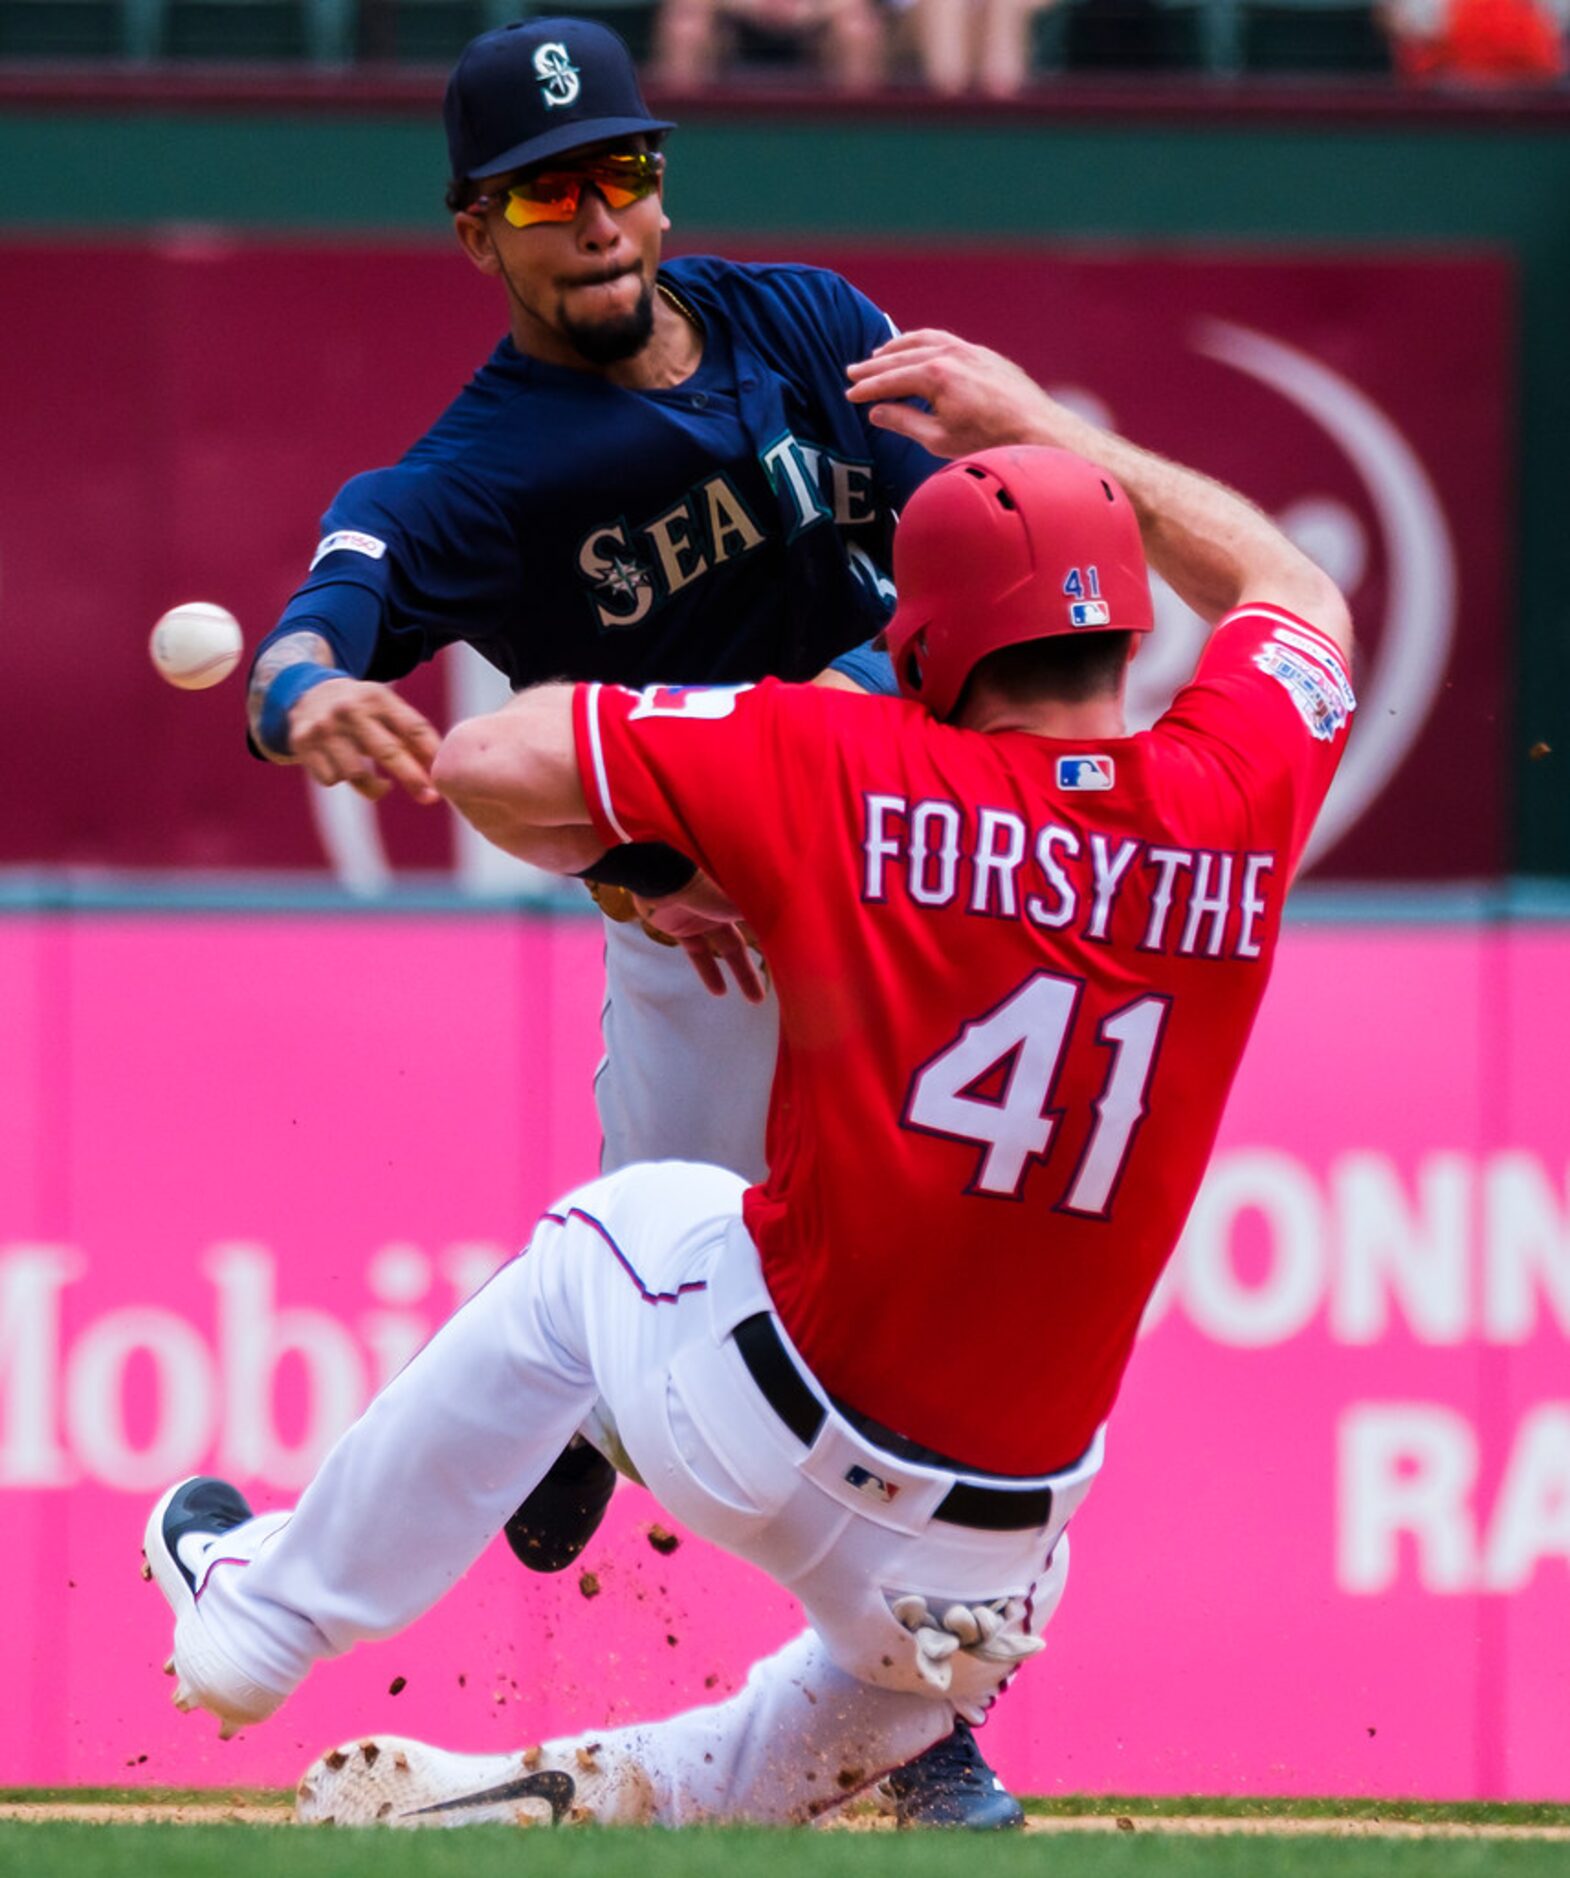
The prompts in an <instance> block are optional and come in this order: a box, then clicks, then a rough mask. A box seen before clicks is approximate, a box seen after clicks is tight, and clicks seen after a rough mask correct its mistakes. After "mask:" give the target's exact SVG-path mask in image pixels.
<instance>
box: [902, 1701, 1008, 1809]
mask: <svg viewBox="0 0 1570 1878" xmlns="http://www.w3.org/2000/svg"><path fill="white" fill-rule="evenodd" d="M878 1793H879V1797H880V1798H882V1799H884V1800H885V1801H887V1802H888V1803H889V1804H890V1805H891V1806H892V1808H893V1812H894V1823H895V1824H896V1825H897V1826H959V1827H962V1828H963V1829H964V1830H966V1831H967V1832H1009V1831H1014V1830H1017V1829H1018V1828H1019V1827H1021V1826H1023V1825H1024V1823H1025V1809H1024V1807H1022V1806H1021V1805H1020V1803H1019V1801H1018V1800H1016V1799H1015V1798H1014V1796H1013V1794H1012V1793H1010V1792H1009V1790H1008V1788H1007V1787H1005V1786H1004V1784H1003V1782H1002V1781H1001V1780H999V1779H998V1777H997V1775H996V1774H995V1773H993V1771H992V1769H991V1768H990V1767H989V1766H988V1765H987V1763H986V1762H985V1761H984V1760H983V1759H982V1757H981V1749H980V1748H978V1747H977V1746H976V1737H975V1735H974V1734H973V1733H972V1731H971V1729H970V1725H969V1724H968V1723H967V1722H962V1721H956V1722H955V1724H954V1732H953V1734H951V1735H945V1736H944V1737H943V1739H942V1740H941V1741H937V1742H934V1743H933V1745H932V1746H931V1747H930V1748H928V1749H927V1751H926V1753H925V1754H918V1755H917V1756H916V1758H915V1760H913V1761H908V1762H906V1764H905V1765H904V1766H903V1767H896V1768H895V1770H894V1772H893V1773H892V1774H889V1775H888V1776H887V1777H886V1778H885V1779H884V1780H883V1781H881V1782H880V1783H879V1787H878Z"/></svg>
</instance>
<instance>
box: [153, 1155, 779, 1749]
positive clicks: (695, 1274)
mask: <svg viewBox="0 0 1570 1878" xmlns="http://www.w3.org/2000/svg"><path fill="white" fill-rule="evenodd" d="M741 1192H742V1182H741V1181H740V1180H739V1179H737V1178H736V1176H734V1175H731V1174H726V1173H723V1172H721V1171H720V1170H719V1169H717V1168H701V1167H689V1166H684V1165H680V1164H672V1165H669V1166H666V1167H662V1168H640V1169H638V1170H636V1171H635V1172H632V1173H627V1174H623V1175H619V1176H615V1177H613V1178H612V1179H610V1180H606V1181H598V1182H595V1183H594V1184H593V1185H592V1186H590V1187H587V1188H582V1189H580V1190H579V1191H578V1192H577V1193H574V1194H571V1195H569V1196H568V1197H567V1200H566V1201H565V1202H563V1205H562V1208H561V1209H560V1210H559V1211H558V1212H556V1213H554V1214H547V1215H546V1216H545V1217H544V1218H543V1219H542V1220H541V1222H540V1225H539V1226H538V1228H537V1229H536V1231H535V1234H534V1238H533V1240H532V1241H531V1243H530V1246H529V1247H528V1249H527V1250H526V1251H525V1252H524V1253H522V1254H520V1256H519V1257H518V1258H516V1259H514V1260H512V1261H511V1262H510V1263H509V1264H507V1265H505V1266H503V1267H502V1269H501V1271H499V1272H498V1273H497V1274H496V1276H495V1277H494V1278H493V1279H492V1280H491V1281H490V1283H489V1284H488V1285H486V1286H485V1287H484V1289H483V1290H482V1291H481V1292H480V1293H479V1294H478V1295H477V1296H476V1297H474V1298H472V1299H470V1300H469V1302H468V1303H467V1304H466V1305H464V1306H463V1308H462V1309H460V1310H459V1311H458V1312H457V1314H456V1315H455V1316H454V1317H453V1318H451V1319H450V1320H449V1321H448V1323H447V1324H446V1325H444V1326H443V1328H442V1329H441V1330H440V1331H439V1332H438V1333H437V1335H436V1336H435V1337H434V1338H432V1340H431V1342H430V1343H429V1344H427V1345H426V1347H425V1348H424V1349H423V1350H422V1351H421V1352H420V1353H419V1355H418V1356H416V1357H415V1358H414V1360H413V1361H412V1362H411V1363H410V1364H409V1365H408V1367H407V1368H406V1369H404V1370H403V1371H402V1372H401V1373H400V1374H399V1375H398V1376H397V1377H395V1378H394V1379H393V1381H392V1382H391V1383H389V1384H388V1386H387V1387H386V1388H385V1389H384V1390H383V1391H382V1392H381V1394H380V1395H378V1396H377V1397H376V1399H375V1400H374V1401H373V1402H372V1403H371V1405H370V1407H369V1408H368V1409H367V1410H366V1412H365V1414H364V1415H363V1416H361V1418H360V1419H359V1421H357V1422H356V1423H355V1424H354V1426H353V1427H352V1428H350V1429H349V1430H348V1431H347V1432H346V1433H345V1435H344V1436H343V1437H342V1439H341V1440H340V1441H339V1442H338V1443H337V1444H336V1446H335V1447H334V1448H333V1449H332V1451H331V1453H329V1455H328V1456H327V1458H326V1460H325V1461H324V1462H323V1463H322V1467H321V1469H320V1471H319V1472H318V1474H317V1476H316V1478H315V1479H314V1480H313V1481H312V1482H311V1484H310V1486H309V1487H308V1488H307V1489H306V1491H305V1493H304V1495H303V1496H302V1498H301V1500H300V1503H299V1505H298V1506H297V1507H296V1508H295V1510H294V1513H293V1515H292V1516H291V1517H288V1518H287V1519H282V1518H280V1516H278V1515H276V1514H271V1515H267V1516H264V1517H263V1518H261V1519H253V1520H246V1521H242V1522H241V1523H238V1524H236V1523H234V1521H233V1520H232V1518H230V1517H229V1516H228V1515H227V1514H225V1513H209V1514H205V1515H204V1514H201V1513H200V1511H199V1509H197V1510H196V1515H195V1517H193V1518H189V1519H185V1518H184V1515H185V1513H186V1510H187V1509H186V1508H185V1506H184V1505H183V1503H182V1506H181V1508H180V1511H181V1515H182V1519H183V1524H182V1525H181V1527H180V1529H179V1530H175V1529H174V1525H173V1523H172V1522H171V1520H170V1518H169V1513H170V1510H171V1509H172V1508H173V1506H174V1499H168V1500H166V1502H164V1503H161V1504H160V1507H159V1508H158V1509H155V1517H154V1518H153V1519H152V1520H151V1521H150V1522H149V1527H148V1534H147V1549H148V1560H149V1564H150V1565H151V1566H152V1570H153V1575H154V1577H156V1579H157V1580H158V1583H159V1586H160V1589H162V1590H163V1591H164V1594H165V1596H166V1597H167V1598H168V1600H169V1602H170V1605H171V1607H172V1608H173V1610H174V1612H175V1616H176V1637H175V1652H174V1656H175V1671H176V1675H177V1678H178V1681H177V1685H176V1694H177V1695H180V1696H181V1697H182V1700H183V1701H184V1703H185V1705H187V1706H192V1705H194V1706H198V1707H203V1708H208V1709H211V1710H212V1712H213V1713H215V1714H217V1715H219V1716H220V1717H221V1718H223V1719H224V1720H225V1721H226V1722H228V1723H231V1724H234V1723H243V1722H245V1721H248V1720H261V1719H263V1718H264V1717H265V1715H266V1714H268V1713H270V1712H271V1711H272V1709H274V1708H276V1707H277V1706H278V1704H279V1703H280V1702H281V1701H282V1700H283V1699H284V1697H286V1696H287V1695H288V1694H289V1693H290V1692H291V1691H292V1690H293V1689H294V1688H295V1687H296V1686H297V1685H298V1684H299V1683H300V1681H301V1680H302V1679H303V1677H304V1676H305V1674H306V1673H307V1671H308V1670H309V1668H310V1666H311V1664H312V1663H313V1662H314V1661H316V1660H317V1659H318V1658H320V1657H324V1656H335V1655H338V1654H340V1653H341V1652H343V1651H344V1650H347V1649H348V1648H349V1647H350V1646H351V1645H352V1644H354V1643H356V1642H358V1641H360V1640H362V1639H366V1638H372V1637H385V1636H391V1635H393V1634H394V1633H395V1632H397V1631H399V1630H401V1629H403V1628H404V1626H405V1625H407V1624H409V1623H411V1622H412V1621H413V1620H414V1619H415V1618H416V1617H418V1616H419V1615H420V1614H421V1613H422V1612H424V1611H425V1610H427V1609H428V1608H429V1607H430V1606H431V1605H432V1604H434V1603H435V1602H436V1600H437V1599H438V1598H440V1597H441V1596H443V1595H444V1594H445V1593H446V1592H447V1591H449V1590H451V1589H452V1587H453V1586H454V1585H455V1584H456V1583H457V1581H458V1580H459V1579H460V1578H461V1577H462V1576H463V1574H464V1573H465V1572H466V1571H467V1570H468V1569H469V1567H470V1565H472V1564H473V1563H474V1561H475V1559H477V1558H478V1557H479V1555H480V1553H481V1552H482V1551H483V1550H484V1549H485V1547H486V1546H487V1545H488V1544H489V1543H490V1541H491V1540H492V1539H493V1538H494V1537H495V1536H496V1535H497V1533H499V1532H500V1531H501V1529H502V1527H503V1525H504V1524H505V1522H506V1520H507V1518H508V1516H509V1515H510V1514H511V1513H512V1512H513V1510H514V1509H515V1508H516V1507H517V1506H518V1505H519V1503H520V1502H521V1501H522V1500H523V1499H525V1498H526V1497H527V1495H528V1494H529V1492H530V1491H531V1490H532V1489H533V1488H534V1486H535V1485H536V1484H537V1483H538V1481H539V1480H540V1478H541V1476H542V1475H543V1474H544V1472H545V1470H546V1468H547V1467H548V1466H549V1464H550V1463H551V1461H552V1460H553V1459H554V1458H555V1457H556V1456H557V1455H559V1454H560V1453H561V1451H562V1450H563V1448H564V1447H565V1446H566V1444H567V1442H568V1441H569V1439H570V1438H571V1436H572V1434H573V1432H574V1431H575V1430H576V1429H577V1428H578V1427H579V1426H580V1425H581V1424H582V1423H583V1422H584V1420H585V1419H586V1417H587V1416H588V1414H589V1411H590V1409H591V1407H592V1405H593V1403H594V1400H595V1397H596V1396H597V1394H598V1393H599V1388H600V1385H599V1383H598V1382H597V1380H596V1378H597V1376H598V1377H600V1378H605V1377H613V1378H615V1379H616V1380H617V1381H618V1382H619V1383H620V1385H621V1393H622V1399H623V1400H624V1401H625V1402H626V1403H627V1404H628V1405H629V1407H630V1408H631V1409H632V1410H633V1417H632V1418H633V1419H637V1418H639V1417H642V1418H645V1419H649V1420H652V1419H654V1418H655V1417H656V1416H657V1415H658V1413H659V1400H660V1389H659V1387H658V1379H660V1378H663V1376H664V1375H665V1373H666V1370H667V1368H668V1366H669V1363H670V1360H671V1358H672V1355H673V1353H674V1351H675V1349H676V1348H677V1347H679V1345H680V1343H681V1341H682V1339H684V1338H692V1337H699V1336H701V1335H703V1334H704V1332H705V1331H706V1328H707V1324H708V1315H707V1310H706V1299H705V1297H704V1295H703V1278H702V1272H703V1269H704V1267H705V1261H706V1259H707V1257H708V1255H709V1252H710V1249H711V1246H712V1242H713V1241H714V1238H715V1236H716V1234H717V1233H722V1232H723V1231H725V1230H729V1229H730V1228H731V1226H732V1225H733V1223H734V1222H735V1221H736V1219H737V1209H738V1205H739V1201H740V1195H741ZM618 1208H619V1209H620V1210H619V1212H618V1211H617V1209H618ZM596 1209H597V1210H596ZM612 1212H615V1213H616V1217H617V1225H616V1228H615V1234H614V1238H615V1243H614V1244H612V1242H611V1239H610V1238H609V1237H608V1236H607V1232H606V1229H605V1227H604V1226H603V1224H602V1223H601V1221H600V1219H599V1216H598V1215H599V1213H612ZM689 1278H690V1279H691V1280H692V1282H691V1283H689V1282H688V1280H689ZM651 1305H653V1306H655V1308H650V1306H651ZM645 1398H646V1399H645ZM229 1491H230V1493H231V1494H232V1489H230V1490H229ZM176 1497H178V1496H176ZM231 1510H232V1509H231ZM182 1565H183V1566H184V1567H185V1570H184V1571H182V1569H181V1567H182Z"/></svg>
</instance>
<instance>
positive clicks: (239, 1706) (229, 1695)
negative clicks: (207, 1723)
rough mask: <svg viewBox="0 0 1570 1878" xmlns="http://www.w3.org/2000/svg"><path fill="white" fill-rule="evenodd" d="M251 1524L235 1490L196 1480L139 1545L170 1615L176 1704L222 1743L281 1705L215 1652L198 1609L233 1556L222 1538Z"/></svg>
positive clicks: (164, 1507) (170, 1498)
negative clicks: (219, 1568)
mask: <svg viewBox="0 0 1570 1878" xmlns="http://www.w3.org/2000/svg"><path fill="white" fill-rule="evenodd" d="M276 1517H278V1518H280V1519H281V1518H282V1517H283V1516H282V1515H278V1516H276ZM250 1518H251V1509H250V1507H249V1506H248V1505H247V1504H246V1501H245V1498H244V1496H243V1495H242V1494H241V1493H240V1492H239V1490H238V1489H237V1488H235V1487H231V1486H230V1485H229V1483H228V1481H226V1480H215V1479H213V1478H211V1477H210V1476H209V1475H205V1474H197V1475H194V1476H193V1477H192V1478H191V1479H189V1480H182V1481H179V1482H177V1483H176V1484H175V1485H174V1486H172V1487H171V1488H170V1489H169V1491H168V1492H167V1493H166V1494H165V1495H164V1496H163V1498H162V1499H161V1500H159V1502H158V1504H157V1505H156V1506H155V1507H154V1508H153V1510H152V1512H151V1513H150V1514H149V1515H148V1517H147V1530H146V1532H145V1534H144V1535H143V1538H142V1554H143V1576H144V1577H149V1578H151V1579H152V1580H153V1581H154V1583H155V1584H156V1585H157V1586H158V1589H159V1590H160V1591H161V1592H162V1593H163V1594H164V1598H165V1600H166V1601H167V1603H168V1605H169V1608H170V1610H172V1611H173V1612H174V1653H173V1655H172V1656H170V1658H169V1660H168V1662H166V1663H165V1664H164V1674H165V1675H166V1676H173V1677H174V1678H175V1687H174V1698H173V1700H174V1705H175V1707H176V1708H177V1709H180V1710H182V1711H186V1712H188V1711H190V1710H191V1709H198V1708H202V1709H206V1710H207V1711H208V1712H209V1713H210V1714H213V1715H216V1716H217V1717H218V1719H219V1721H220V1722H221V1723H222V1726H221V1727H220V1729H219V1731H218V1734H219V1739H220V1740H223V1741H227V1740H229V1739H230V1738H231V1737H232V1736H234V1735H236V1734H238V1733H239V1731H240V1730H241V1729H242V1728H245V1727H247V1726H249V1725H250V1724H251V1723H253V1722H260V1721H265V1720H266V1719H267V1717H268V1716H269V1715H271V1714H272V1713H273V1711H274V1710H275V1709H276V1708H277V1707H278V1706H279V1705H280V1704H281V1703H282V1702H283V1700H284V1695H283V1694H282V1693H281V1692H280V1691H278V1690H276V1689H267V1688H264V1687H263V1686H262V1684H260V1683H258V1682H253V1681H252V1680H251V1678H250V1677H249V1676H247V1675H246V1674H245V1672H244V1671H243V1670H241V1669H239V1668H238V1667H237V1666H236V1665H235V1664H234V1663H232V1662H231V1661H230V1660H229V1658H228V1657H227V1656H226V1655H225V1654H224V1653H223V1652H222V1651H221V1650H220V1649H218V1647H217V1646H216V1644H215V1643H214V1642H213V1640H212V1638H211V1637H209V1636H208V1634H207V1629H206V1626H205V1625H204V1623H203V1622H202V1614H201V1611H200V1609H199V1608H198V1604H197V1600H198V1599H199V1598H200V1597H201V1594H202V1588H203V1586H204V1585H205V1584H206V1582H207V1575H208V1573H209V1572H210V1571H211V1570H212V1569H213V1566H214V1565H215V1564H217V1563H219V1562H220V1561H221V1560H223V1559H224V1558H225V1557H226V1555H227V1551H229V1550H232V1548H226V1547H225V1544H224V1540H225V1536H226V1535H227V1534H228V1533H230V1532H232V1531H233V1530H234V1528H235V1527H236V1526H243V1525H245V1524H246V1522H247V1521H249V1520H250Z"/></svg>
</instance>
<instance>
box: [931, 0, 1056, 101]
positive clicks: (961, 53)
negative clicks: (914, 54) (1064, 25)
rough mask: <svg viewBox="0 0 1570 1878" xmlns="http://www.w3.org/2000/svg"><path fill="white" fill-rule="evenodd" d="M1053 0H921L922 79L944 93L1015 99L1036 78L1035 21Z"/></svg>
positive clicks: (948, 95) (945, 95) (947, 94)
mask: <svg viewBox="0 0 1570 1878" xmlns="http://www.w3.org/2000/svg"><path fill="white" fill-rule="evenodd" d="M1051 4H1052V0H915V5H914V7H913V9H912V20H913V25H914V29H915V37H916V45H917V49H918V51H919V53H920V57H921V70H922V77H923V78H924V79H925V80H926V82H927V84H928V85H930V86H931V88H932V89H933V90H934V91H936V92H938V93H939V94H940V95H941V96H943V97H950V98H951V97H955V96H957V95H958V94H959V93H961V92H965V91H979V92H981V93H983V94H984V95H985V96H986V97H989V98H1011V97H1013V95H1014V94H1015V92H1017V91H1019V90H1020V89H1021V88H1022V87H1023V86H1024V84H1025V83H1026V81H1027V80H1028V79H1029V77H1030V64H1031V60H1030V51H1031V22H1032V20H1033V18H1034V16H1035V14H1036V13H1037V11H1038V10H1039V9H1040V8H1041V7H1043V6H1050V5H1051Z"/></svg>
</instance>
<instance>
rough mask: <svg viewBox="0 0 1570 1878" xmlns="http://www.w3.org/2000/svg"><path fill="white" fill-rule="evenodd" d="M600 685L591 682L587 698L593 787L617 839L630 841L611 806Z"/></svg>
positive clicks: (630, 838)
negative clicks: (602, 734)
mask: <svg viewBox="0 0 1570 1878" xmlns="http://www.w3.org/2000/svg"><path fill="white" fill-rule="evenodd" d="M603 689H604V687H603V686H602V685H599V684H592V685H590V687H589V696H588V699H587V701H586V702H587V706H588V718H589V755H590V757H591V758H592V759H593V762H594V787H595V789H596V790H597V791H598V792H599V798H600V807H601V808H602V809H603V810H604V811H605V819H606V821H608V822H609V823H610V825H611V827H612V828H613V829H614V830H615V831H616V836H617V839H618V840H620V841H624V842H630V841H631V840H632V836H631V835H629V834H628V833H627V831H626V829H625V828H623V827H622V825H621V823H620V822H619V821H618V820H617V818H616V811H615V809H614V808H612V807H611V785H610V778H609V777H608V776H607V775H606V774H605V746H604V745H603V744H602V743H601V742H600V692H601V691H602V690H603Z"/></svg>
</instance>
